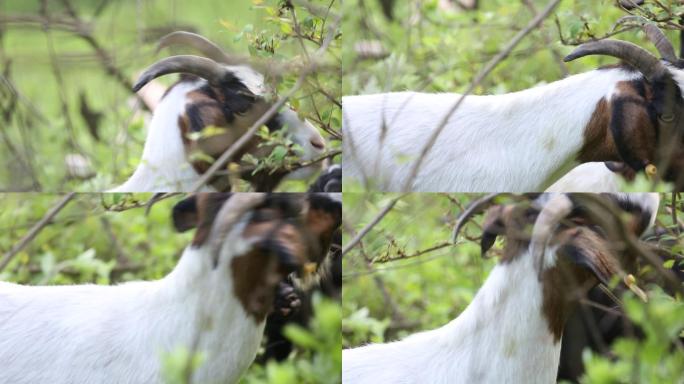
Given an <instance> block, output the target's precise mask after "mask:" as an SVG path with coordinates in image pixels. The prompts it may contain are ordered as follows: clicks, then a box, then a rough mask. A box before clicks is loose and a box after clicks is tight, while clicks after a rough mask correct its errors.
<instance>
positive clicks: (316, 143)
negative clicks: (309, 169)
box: [309, 138, 325, 150]
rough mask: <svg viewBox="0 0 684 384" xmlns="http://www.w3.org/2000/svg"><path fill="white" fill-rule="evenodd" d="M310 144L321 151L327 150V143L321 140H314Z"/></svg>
mask: <svg viewBox="0 0 684 384" xmlns="http://www.w3.org/2000/svg"><path fill="white" fill-rule="evenodd" d="M309 142H310V143H311V145H312V146H313V147H314V148H316V149H320V150H324V149H325V142H324V141H323V140H322V139H320V138H313V139H311V140H310V141H309Z"/></svg>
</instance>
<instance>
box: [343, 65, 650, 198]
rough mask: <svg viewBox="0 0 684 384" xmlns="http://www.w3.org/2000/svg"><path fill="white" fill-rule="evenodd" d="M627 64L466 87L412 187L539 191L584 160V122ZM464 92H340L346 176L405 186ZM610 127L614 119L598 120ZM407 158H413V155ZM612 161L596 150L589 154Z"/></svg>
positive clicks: (626, 76)
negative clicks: (503, 90) (503, 85)
mask: <svg viewBox="0 0 684 384" xmlns="http://www.w3.org/2000/svg"><path fill="white" fill-rule="evenodd" d="M640 77H641V75H640V74H639V73H638V72H633V71H628V70H626V69H623V68H609V69H599V70H595V71H590V72H586V73H582V74H578V75H574V76H570V77H568V78H566V79H563V80H560V81H556V82H554V83H551V84H547V85H542V86H538V87H535V88H531V89H527V90H524V91H520V92H515V93H509V94H504V95H491V96H467V97H466V98H465V99H464V101H463V103H462V104H461V106H460V107H459V108H458V109H457V110H456V112H455V113H454V114H453V115H452V116H451V118H450V119H449V120H448V123H447V125H446V126H445V127H444V130H443V131H442V133H441V134H440V136H439V138H438V139H437V141H436V142H435V144H434V147H433V148H432V150H431V151H430V152H428V153H427V155H426V157H425V160H424V162H423V165H422V168H421V170H420V172H419V173H418V175H417V177H416V178H415V180H413V183H412V184H411V190H414V191H425V192H456V191H461V192H475V191H477V192H483V191H489V192H503V191H506V192H527V191H540V190H543V189H544V187H545V186H548V185H549V184H550V182H551V181H553V180H554V179H555V178H557V177H558V176H560V175H562V174H564V173H565V172H567V171H568V170H569V169H570V168H571V167H572V166H573V164H575V163H576V162H577V156H578V153H579V152H580V150H581V149H582V147H583V145H584V144H585V136H586V135H587V132H586V130H587V126H588V125H589V123H590V121H591V119H592V115H593V114H594V113H595V111H596V109H597V106H598V104H599V102H600V101H601V100H602V99H607V100H610V99H611V97H612V95H613V94H615V93H616V92H617V90H616V86H617V85H618V83H620V82H628V81H631V80H635V79H639V78H640ZM460 97H461V95H459V94H452V93H442V94H428V93H415V92H398V93H387V94H376V95H362V96H347V97H344V98H343V111H344V119H343V130H344V134H345V138H346V140H345V141H344V156H345V161H344V165H343V167H344V176H345V180H347V179H350V178H351V179H354V180H355V181H357V182H358V181H362V180H364V179H367V178H377V180H375V181H376V182H377V183H378V187H379V188H380V189H382V190H387V191H398V190H401V189H402V188H403V186H404V184H405V183H406V182H407V178H408V177H409V174H410V170H411V168H412V167H413V164H414V162H415V161H416V159H417V158H418V155H419V153H420V151H421V150H422V148H423V147H424V146H425V143H426V142H427V139H428V137H429V136H430V135H431V133H432V131H433V130H434V129H436V128H437V126H438V125H439V122H440V120H441V119H443V117H444V116H445V115H446V113H447V111H448V110H449V108H450V107H451V106H453V105H454V104H455V103H456V101H457V100H458V99H459V98H460ZM601 129H603V130H604V131H606V132H605V133H606V134H607V129H608V127H607V126H604V127H601ZM407 159H409V160H408V161H407ZM604 160H612V159H609V158H606V159H593V160H592V161H604Z"/></svg>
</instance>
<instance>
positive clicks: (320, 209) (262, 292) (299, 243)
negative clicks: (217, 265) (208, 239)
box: [230, 195, 342, 322]
mask: <svg viewBox="0 0 684 384" xmlns="http://www.w3.org/2000/svg"><path fill="white" fill-rule="evenodd" d="M293 198H296V197H293ZM299 208H301V209H300V210H299V211H298V212H297V214H296V217H292V215H290V217H288V215H286V214H284V212H283V211H281V210H279V209H277V208H271V207H267V208H261V209H260V210H259V211H258V212H257V214H255V216H254V217H258V219H256V220H254V221H253V222H251V223H249V224H248V225H247V226H246V228H245V230H244V232H243V236H244V237H245V238H252V239H254V238H257V239H260V240H258V243H259V245H261V246H256V247H254V248H253V249H252V250H251V251H250V252H248V253H247V254H246V255H241V256H237V257H235V258H233V260H232V261H231V266H230V268H231V273H232V276H233V281H234V287H235V289H234V290H235V294H236V296H237V297H238V299H239V300H240V303H241V304H242V306H243V308H244V309H245V311H246V312H247V313H248V314H249V315H251V316H253V317H254V319H255V320H256V321H257V322H261V321H263V320H264V318H265V316H266V315H267V314H268V313H269V312H270V311H271V309H272V304H273V298H274V295H275V293H276V288H277V284H278V283H279V282H280V281H282V280H283V279H284V278H285V277H286V276H287V275H288V274H289V273H291V272H294V271H299V270H301V269H302V267H303V266H304V265H305V264H306V263H320V262H321V261H322V259H323V257H322V256H321V255H323V256H324V255H325V254H326V253H327V250H328V249H329V247H330V238H331V236H332V233H333V232H334V231H335V230H337V228H339V226H340V221H341V216H342V212H341V206H337V205H334V204H326V202H325V201H324V199H323V198H322V197H321V196H313V195H309V196H308V198H307V202H305V204H304V205H303V206H301V207H299Z"/></svg>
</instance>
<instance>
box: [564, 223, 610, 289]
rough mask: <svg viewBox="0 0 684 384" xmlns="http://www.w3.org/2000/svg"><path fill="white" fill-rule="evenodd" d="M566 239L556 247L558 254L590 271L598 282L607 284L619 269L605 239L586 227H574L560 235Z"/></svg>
mask: <svg viewBox="0 0 684 384" xmlns="http://www.w3.org/2000/svg"><path fill="white" fill-rule="evenodd" d="M560 237H566V238H567V240H566V241H565V242H562V243H561V245H560V246H559V248H558V253H557V254H558V256H559V257H561V258H563V259H564V260H566V261H568V262H570V263H572V264H574V265H576V266H579V267H581V268H584V269H586V270H588V271H589V272H591V273H592V274H593V275H594V276H595V277H596V279H598V281H599V282H601V283H603V284H608V282H609V281H610V278H611V277H612V276H613V275H615V274H617V273H618V272H619V271H620V270H621V269H620V266H619V264H618V260H617V258H616V257H615V256H614V255H613V253H612V252H611V250H610V249H609V247H608V244H607V242H606V240H605V239H603V238H602V237H600V236H599V235H598V234H597V233H595V232H593V231H591V230H589V229H587V228H574V229H571V230H569V231H568V232H566V233H565V234H563V235H561V236H560Z"/></svg>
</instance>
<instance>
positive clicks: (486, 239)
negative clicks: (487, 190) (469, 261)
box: [480, 205, 506, 257]
mask: <svg viewBox="0 0 684 384" xmlns="http://www.w3.org/2000/svg"><path fill="white" fill-rule="evenodd" d="M505 211H506V210H505V206H503V205H497V206H494V207H491V208H489V209H488V210H487V213H486V214H485V218H484V221H483V222H482V239H481V240H480V252H481V253H480V255H481V256H482V257H485V255H486V254H487V251H489V249H490V248H492V246H493V245H494V242H495V241H496V238H497V237H498V236H499V235H502V234H503V233H504V231H505V225H504V215H505Z"/></svg>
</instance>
